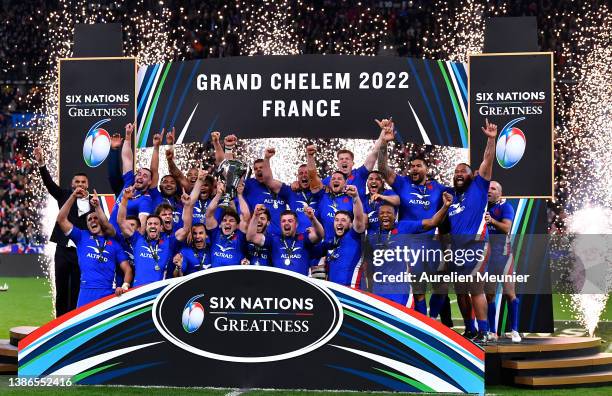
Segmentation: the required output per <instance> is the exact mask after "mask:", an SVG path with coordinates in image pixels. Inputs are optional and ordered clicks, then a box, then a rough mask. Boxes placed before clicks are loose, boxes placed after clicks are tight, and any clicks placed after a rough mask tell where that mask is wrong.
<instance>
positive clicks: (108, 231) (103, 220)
mask: <svg viewBox="0 0 612 396" xmlns="http://www.w3.org/2000/svg"><path fill="white" fill-rule="evenodd" d="M91 205H92V206H93V207H94V210H95V212H96V215H97V216H98V222H99V223H100V228H101V229H102V232H103V233H104V235H106V236H109V237H111V238H112V237H114V236H115V235H116V234H117V231H115V227H113V225H112V224H111V223H110V222H109V221H108V218H107V217H106V214H105V213H104V210H102V205H100V197H99V196H98V193H97V192H96V189H95V188H94V190H93V197H92V198H91Z"/></svg>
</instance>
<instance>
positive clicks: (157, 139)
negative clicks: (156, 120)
mask: <svg viewBox="0 0 612 396" xmlns="http://www.w3.org/2000/svg"><path fill="white" fill-rule="evenodd" d="M165 133H166V130H165V129H162V131H161V133H156V134H155V135H153V155H152V156H151V164H150V165H149V170H150V171H151V183H149V188H156V187H157V183H158V182H159V146H160V145H161V144H162V141H163V140H164V135H165Z"/></svg>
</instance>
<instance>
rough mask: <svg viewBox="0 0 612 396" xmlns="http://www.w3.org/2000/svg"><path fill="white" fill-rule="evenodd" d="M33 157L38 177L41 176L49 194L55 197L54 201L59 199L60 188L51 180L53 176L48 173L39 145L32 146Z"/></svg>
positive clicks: (60, 194)
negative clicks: (36, 165)
mask: <svg viewBox="0 0 612 396" xmlns="http://www.w3.org/2000/svg"><path fill="white" fill-rule="evenodd" d="M34 159H35V160H36V163H37V164H38V170H39V171H40V177H41V178H42V181H43V184H44V185H45V187H46V188H47V191H49V194H51V196H52V197H53V198H55V200H56V201H59V199H60V198H61V196H62V189H61V188H60V186H58V185H57V184H56V183H55V182H54V181H53V178H52V177H51V174H50V173H49V170H48V169H47V166H46V165H45V156H44V154H43V151H42V148H41V147H40V146H36V147H35V148H34Z"/></svg>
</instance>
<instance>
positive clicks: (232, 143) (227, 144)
mask: <svg viewBox="0 0 612 396" xmlns="http://www.w3.org/2000/svg"><path fill="white" fill-rule="evenodd" d="M236 143H238V138H237V137H236V135H227V136H226V137H224V138H223V159H234V148H236Z"/></svg>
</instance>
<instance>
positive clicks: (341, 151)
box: [336, 149, 355, 160]
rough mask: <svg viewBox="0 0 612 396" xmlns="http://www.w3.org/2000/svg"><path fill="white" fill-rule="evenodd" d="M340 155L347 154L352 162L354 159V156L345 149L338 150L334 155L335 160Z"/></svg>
mask: <svg viewBox="0 0 612 396" xmlns="http://www.w3.org/2000/svg"><path fill="white" fill-rule="evenodd" d="M340 154H348V155H350V156H351V159H352V160H354V159H355V154H353V152H352V151H351V150H347V149H342V150H338V152H337V153H336V158H338V157H339V156H340Z"/></svg>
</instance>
